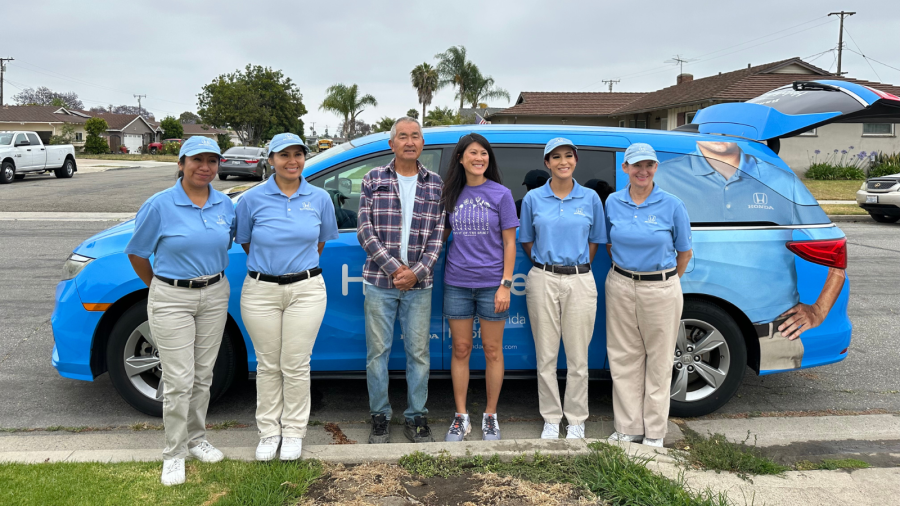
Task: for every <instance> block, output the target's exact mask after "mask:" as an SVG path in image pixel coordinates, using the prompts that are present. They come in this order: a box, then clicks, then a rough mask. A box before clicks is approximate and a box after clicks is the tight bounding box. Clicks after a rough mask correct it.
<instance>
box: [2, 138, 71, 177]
mask: <svg viewBox="0 0 900 506" xmlns="http://www.w3.org/2000/svg"><path fill="white" fill-rule="evenodd" d="M76 170H78V167H77V166H76V165H75V148H74V147H73V146H72V145H71V144H63V145H59V146H45V145H44V143H43V142H41V138H40V137H38V135H37V134H36V133H34V132H17V131H12V132H0V184H8V183H12V182H13V180H14V179H22V178H24V177H25V174H40V173H44V172H50V171H53V173H54V174H56V177H59V178H70V177H72V176H73V175H74V174H75V171H76Z"/></svg>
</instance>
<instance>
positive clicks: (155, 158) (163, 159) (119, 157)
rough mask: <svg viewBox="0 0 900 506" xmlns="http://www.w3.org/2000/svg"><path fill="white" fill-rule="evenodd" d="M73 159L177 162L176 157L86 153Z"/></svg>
mask: <svg viewBox="0 0 900 506" xmlns="http://www.w3.org/2000/svg"><path fill="white" fill-rule="evenodd" d="M75 158H76V159H78V158H83V159H85V160H134V161H140V160H151V161H155V162H177V161H178V156H177V155H139V154H133V155H132V154H126V153H118V154H113V155H110V154H105V155H89V154H87V153H76V154H75Z"/></svg>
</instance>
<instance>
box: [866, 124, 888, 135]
mask: <svg viewBox="0 0 900 506" xmlns="http://www.w3.org/2000/svg"><path fill="white" fill-rule="evenodd" d="M863 135H894V124H893V123H863Z"/></svg>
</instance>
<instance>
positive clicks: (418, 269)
mask: <svg viewBox="0 0 900 506" xmlns="http://www.w3.org/2000/svg"><path fill="white" fill-rule="evenodd" d="M437 213H438V216H437V219H436V220H435V221H434V228H433V229H432V230H431V233H429V234H428V238H427V239H425V249H424V251H423V252H422V256H421V257H420V258H419V261H418V262H416V263H415V264H413V265H411V266H410V267H409V268H410V270H411V271H412V273H413V274H415V277H416V279H417V281H416V282H417V283H418V282H420V281H422V280H423V279H425V278H426V277H428V275H429V274H431V273H432V272H434V266H435V264H437V260H438V257H440V255H441V248H443V247H444V241H443V237H444V221H445V220H446V219H447V217H446V213H445V212H444V204H442V203H438V205H437ZM422 221H426V220H422Z"/></svg>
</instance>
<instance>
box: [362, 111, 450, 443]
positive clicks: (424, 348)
mask: <svg viewBox="0 0 900 506" xmlns="http://www.w3.org/2000/svg"><path fill="white" fill-rule="evenodd" d="M390 146H391V150H392V151H393V152H394V159H393V160H392V161H391V163H389V164H388V165H385V166H384V167H376V168H374V169H372V170H371V171H369V173H368V174H366V176H365V177H364V178H363V181H362V189H361V192H360V193H361V196H360V199H359V216H358V219H359V224H358V226H357V229H356V236H357V238H358V239H359V243H360V244H361V245H362V247H363V249H365V250H366V264H365V265H364V266H363V279H364V281H365V283H366V285H368V286H366V301H365V312H366V348H367V350H368V353H367V356H366V379H367V383H368V387H369V410H370V412H371V415H372V432H371V434H370V435H369V443H373V444H374V443H387V442H388V439H389V437H390V420H391V414H392V410H391V404H390V402H389V400H388V357H389V356H390V352H391V343H392V342H393V338H394V321H395V320H396V319H397V318H399V319H400V325H401V326H402V327H403V345H404V348H405V350H406V382H407V385H408V388H409V391H408V392H407V406H408V407H407V408H406V411H405V412H404V413H403V415H404V417H405V418H406V427H405V430H404V433H405V434H406V437H407V438H408V439H409V440H410V441H413V442H415V443H424V442H432V441H434V438H433V437H432V435H431V429H430V428H429V427H428V420H427V419H426V415H427V414H428V410H427V409H426V408H425V402H426V400H427V399H428V373H429V369H430V365H429V364H430V353H429V344H430V332H429V327H430V324H431V289H432V284H433V273H434V266H435V264H436V263H437V259H438V256H439V255H440V253H441V246H442V243H443V241H442V236H443V233H444V218H445V217H444V207H443V205H442V204H441V178H440V176H438V175H437V174H435V173H434V172H431V171H429V170H428V169H426V168H425V166H424V165H422V164H421V163H419V155H421V154H422V149H423V148H424V147H425V141H424V139H423V138H422V128H421V127H420V126H419V122H418V121H416V120H415V119H412V118H408V117H405V118H400V119H398V120H397V122H396V123H395V124H394V126H393V128H391V140H390Z"/></svg>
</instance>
